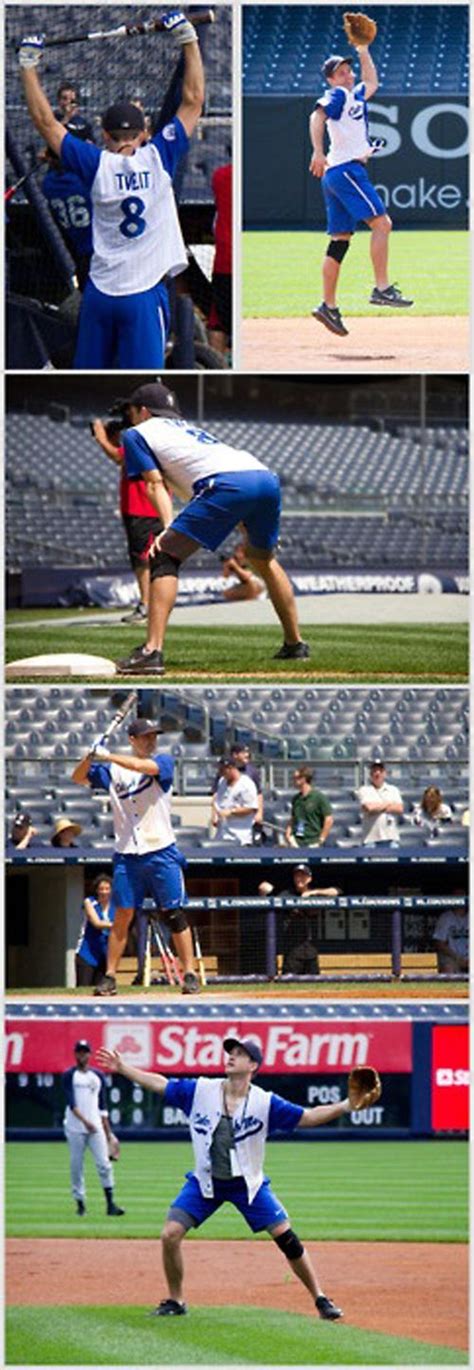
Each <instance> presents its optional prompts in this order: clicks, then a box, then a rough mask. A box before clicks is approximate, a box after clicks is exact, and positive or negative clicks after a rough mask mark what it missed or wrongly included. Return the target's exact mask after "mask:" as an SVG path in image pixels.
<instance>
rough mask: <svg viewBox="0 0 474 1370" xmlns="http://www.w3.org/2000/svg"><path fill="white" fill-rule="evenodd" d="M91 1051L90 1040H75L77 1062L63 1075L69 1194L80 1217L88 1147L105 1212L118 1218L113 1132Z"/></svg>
mask: <svg viewBox="0 0 474 1370" xmlns="http://www.w3.org/2000/svg"><path fill="white" fill-rule="evenodd" d="M91 1051H92V1047H91V1046H90V1045H89V1042H85V1041H84V1040H83V1039H81V1041H80V1042H76V1045H75V1047H74V1056H75V1058H76V1063H75V1065H73V1066H70V1068H69V1070H66V1071H65V1072H64V1075H63V1089H64V1093H65V1095H66V1112H65V1115H64V1132H65V1136H66V1141H67V1143H68V1146H69V1152H70V1159H71V1189H72V1195H73V1198H74V1199H75V1200H76V1206H77V1213H78V1216H79V1217H80V1218H82V1217H83V1216H84V1214H85V1211H86V1189H85V1184H84V1158H85V1154H86V1150H87V1149H88V1148H89V1151H91V1152H92V1155H93V1157H94V1161H95V1165H96V1169H97V1174H98V1176H99V1180H100V1183H101V1185H102V1188H103V1191H104V1194H105V1201H106V1205H107V1214H108V1216H109V1218H121V1217H123V1214H124V1213H125V1209H124V1208H119V1207H118V1204H116V1203H114V1178H113V1168H112V1163H111V1161H110V1159H109V1150H108V1143H109V1140H110V1138H111V1135H112V1134H111V1128H110V1123H109V1115H108V1112H107V1103H106V1096H105V1082H104V1077H103V1075H102V1074H101V1072H100V1070H95V1069H94V1067H93V1066H91V1065H90V1064H89V1063H90V1056H91Z"/></svg>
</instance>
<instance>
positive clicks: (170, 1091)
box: [163, 1078, 197, 1118]
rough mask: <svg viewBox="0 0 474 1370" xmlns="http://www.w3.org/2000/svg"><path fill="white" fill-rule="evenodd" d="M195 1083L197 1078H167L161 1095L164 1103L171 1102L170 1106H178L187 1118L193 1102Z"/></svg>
mask: <svg viewBox="0 0 474 1370" xmlns="http://www.w3.org/2000/svg"><path fill="white" fill-rule="evenodd" d="M196 1085H197V1080H183V1079H181V1078H179V1079H178V1078H173V1079H171V1080H168V1084H167V1086H166V1089H165V1092H164V1095H163V1098H164V1102H165V1104H171V1107H172V1108H180V1109H181V1110H182V1112H183V1113H185V1114H186V1117H187V1118H189V1115H190V1113H191V1109H192V1106H193V1103H194V1095H195V1093H196Z"/></svg>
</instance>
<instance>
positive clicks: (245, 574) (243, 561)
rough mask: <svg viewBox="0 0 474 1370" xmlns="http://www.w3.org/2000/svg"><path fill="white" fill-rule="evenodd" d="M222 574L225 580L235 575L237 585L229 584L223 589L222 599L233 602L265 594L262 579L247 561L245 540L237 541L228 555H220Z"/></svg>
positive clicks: (257, 597) (256, 597)
mask: <svg viewBox="0 0 474 1370" xmlns="http://www.w3.org/2000/svg"><path fill="white" fill-rule="evenodd" d="M222 575H223V576H224V579H225V580H228V579H229V578H230V577H232V576H233V577H235V579H236V580H237V585H229V588H228V589H226V590H223V591H222V593H223V596H224V599H226V600H228V601H229V603H234V602H235V601H237V600H242V599H259V598H260V596H261V595H264V594H266V590H265V586H264V584H263V580H260V578H259V576H255V575H254V573H253V571H251V570H250V567H249V565H248V562H247V555H246V550H245V542H238V543H237V546H236V547H234V550H233V552H232V553H231V555H230V556H228V557H222Z"/></svg>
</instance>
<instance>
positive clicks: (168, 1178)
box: [5, 1141, 468, 1242]
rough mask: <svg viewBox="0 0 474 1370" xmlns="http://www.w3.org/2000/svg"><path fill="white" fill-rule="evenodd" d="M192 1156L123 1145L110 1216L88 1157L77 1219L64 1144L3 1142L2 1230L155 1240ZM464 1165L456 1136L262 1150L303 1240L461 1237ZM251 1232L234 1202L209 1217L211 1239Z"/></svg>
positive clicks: (186, 1150) (173, 1148) (180, 1147)
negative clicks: (83, 1206)
mask: <svg viewBox="0 0 474 1370" xmlns="http://www.w3.org/2000/svg"><path fill="white" fill-rule="evenodd" d="M191 1163H192V1162H191V1148H190V1145H189V1143H188V1142H180V1143H171V1142H156V1143H149V1142H140V1143H129V1144H128V1145H127V1143H124V1144H123V1147H122V1156H121V1159H120V1161H119V1163H118V1165H117V1167H116V1172H115V1174H116V1186H117V1197H118V1199H119V1200H120V1202H121V1203H123V1206H124V1208H125V1209H126V1214H125V1216H124V1217H123V1218H120V1219H117V1220H116V1221H111V1219H110V1218H107V1217H106V1216H105V1208H104V1202H103V1197H102V1193H101V1190H100V1186H99V1183H98V1180H97V1175H96V1172H95V1168H94V1165H93V1162H92V1161H91V1158H90V1156H89V1155H88V1156H87V1157H86V1180H87V1189H88V1200H87V1209H88V1211H87V1217H86V1218H84V1219H78V1218H77V1217H76V1213H75V1205H74V1203H73V1201H72V1199H71V1197H70V1192H69V1169H68V1165H69V1153H68V1150H67V1146H66V1143H56V1142H50V1143H47V1142H37V1143H31V1142H30V1143H28V1142H9V1143H8V1144H7V1146H6V1162H5V1175H6V1231H7V1234H8V1235H9V1236H16V1237H81V1238H83V1239H85V1238H90V1237H93V1238H95V1237H140V1238H147V1237H148V1238H155V1237H157V1236H158V1234H159V1232H160V1229H161V1225H162V1223H163V1219H164V1217H165V1215H166V1212H167V1209H168V1207H169V1204H170V1202H171V1200H172V1199H173V1198H175V1196H176V1194H177V1193H178V1191H179V1189H180V1188H181V1184H182V1181H183V1175H184V1172H185V1171H186V1170H187V1169H189V1166H190V1164H191ZM467 1166H468V1145H467V1143H466V1142H462V1141H453V1142H443V1141H427V1142H403V1143H401V1142H388V1141H387V1142H365V1143H364V1142H355V1143H354V1145H351V1144H349V1143H346V1142H326V1141H320V1142H269V1143H268V1148H267V1167H268V1173H269V1175H270V1176H271V1180H272V1185H273V1187H274V1189H275V1191H276V1193H277V1194H278V1195H279V1197H280V1198H281V1200H282V1202H283V1203H284V1204H285V1207H287V1208H288V1211H289V1213H290V1216H291V1221H292V1223H293V1225H294V1227H295V1230H296V1231H297V1232H298V1235H299V1236H300V1237H301V1239H302V1240H305V1241H316V1240H318V1241H402V1242H404V1241H407V1242H409V1241H426V1242H463V1241H466V1240H467V1234H468V1227H467V1222H468V1203H467V1192H468V1191H467ZM368 1194H370V1204H369V1203H368V1202H367V1195H368ZM248 1235H249V1234H248V1230H247V1227H246V1225H245V1223H244V1222H243V1220H242V1218H241V1217H240V1216H239V1214H238V1213H237V1212H236V1210H234V1209H233V1208H231V1207H230V1206H226V1207H225V1208H223V1209H221V1210H219V1212H218V1213H216V1214H215V1215H214V1217H213V1218H212V1219H211V1220H210V1221H209V1222H208V1223H206V1228H205V1236H206V1238H208V1239H211V1238H217V1239H223V1238H226V1237H227V1238H229V1239H238V1238H242V1239H246V1238H247V1237H248ZM188 1240H190V1241H199V1235H198V1234H192V1235H191V1236H190V1237H189V1239H188ZM261 1240H268V1238H266V1236H265V1235H264V1236H263V1237H262V1238H261Z"/></svg>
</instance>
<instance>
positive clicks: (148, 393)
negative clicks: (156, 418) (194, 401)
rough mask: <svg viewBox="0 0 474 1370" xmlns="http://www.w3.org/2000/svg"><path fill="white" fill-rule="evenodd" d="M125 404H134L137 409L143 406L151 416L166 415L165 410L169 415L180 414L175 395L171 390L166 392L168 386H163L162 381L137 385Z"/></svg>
mask: <svg viewBox="0 0 474 1370" xmlns="http://www.w3.org/2000/svg"><path fill="white" fill-rule="evenodd" d="M127 404H134V405H136V407H137V409H140V408H141V406H142V405H143V407H144V408H145V409H149V410H150V413H152V414H162V413H163V412H165V413H166V412H167V410H169V411H170V413H171V414H179V412H180V410H179V404H178V401H177V399H176V395H174V394H173V391H172V390H168V386H167V385H163V383H162V381H149V382H148V383H147V384H146V385H139V386H138V389H137V390H134V391H133V394H131V395H129V398H128V400H127Z"/></svg>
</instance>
